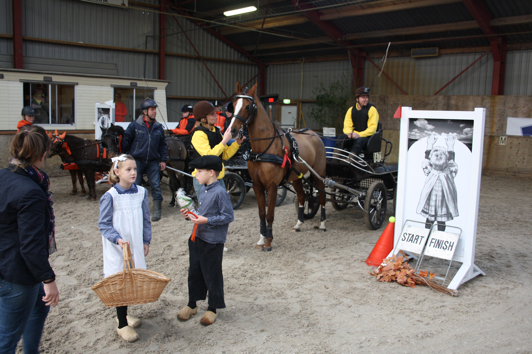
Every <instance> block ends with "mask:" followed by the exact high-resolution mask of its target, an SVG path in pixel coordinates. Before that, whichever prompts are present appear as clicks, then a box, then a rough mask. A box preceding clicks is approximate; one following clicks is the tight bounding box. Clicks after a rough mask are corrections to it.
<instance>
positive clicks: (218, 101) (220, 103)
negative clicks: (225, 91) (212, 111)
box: [212, 100, 222, 107]
mask: <svg viewBox="0 0 532 354" xmlns="http://www.w3.org/2000/svg"><path fill="white" fill-rule="evenodd" d="M212 105H213V106H214V107H221V106H222V101H220V100H215V101H214V102H213V103H212Z"/></svg>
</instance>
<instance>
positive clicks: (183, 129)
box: [172, 105, 196, 135]
mask: <svg viewBox="0 0 532 354" xmlns="http://www.w3.org/2000/svg"><path fill="white" fill-rule="evenodd" d="M192 109H193V107H192V106H190V105H185V106H183V107H181V112H183V117H182V118H181V120H180V121H179V125H178V126H177V127H176V128H175V129H172V133H174V134H175V135H189V134H192V131H193V130H194V128H195V127H196V119H195V118H194V115H193V114H191V113H192Z"/></svg>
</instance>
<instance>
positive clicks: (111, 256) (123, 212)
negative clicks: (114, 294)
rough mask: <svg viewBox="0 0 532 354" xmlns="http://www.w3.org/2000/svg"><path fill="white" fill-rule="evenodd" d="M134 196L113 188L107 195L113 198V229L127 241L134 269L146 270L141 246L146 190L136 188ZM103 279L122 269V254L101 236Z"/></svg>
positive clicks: (114, 245) (118, 248)
mask: <svg viewBox="0 0 532 354" xmlns="http://www.w3.org/2000/svg"><path fill="white" fill-rule="evenodd" d="M137 188H138V192H137V193H134V194H127V193H126V194H119V193H118V192H117V190H116V189H115V188H111V189H109V190H108V191H107V193H109V194H111V196H112V197H113V227H114V229H115V230H116V231H118V234H119V235H120V236H121V237H122V239H123V240H124V241H129V246H130V248H131V255H132V256H133V262H134V263H135V268H140V269H146V261H145V260H144V244H143V215H142V202H143V200H144V193H146V190H145V189H144V188H143V187H141V186H137ZM102 242H103V274H104V278H107V277H108V276H110V275H113V274H115V273H118V272H121V271H122V270H123V269H124V253H123V251H122V248H121V247H120V246H119V245H116V244H114V243H111V242H109V241H108V240H107V239H106V238H105V237H103V236H102Z"/></svg>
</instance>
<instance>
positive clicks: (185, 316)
mask: <svg viewBox="0 0 532 354" xmlns="http://www.w3.org/2000/svg"><path fill="white" fill-rule="evenodd" d="M197 313H198V307H196V308H195V309H191V308H190V307H188V306H185V307H183V308H182V309H181V310H180V311H179V312H178V313H177V318H178V319H179V320H181V321H188V320H189V319H190V317H192V316H194V315H195V314H197Z"/></svg>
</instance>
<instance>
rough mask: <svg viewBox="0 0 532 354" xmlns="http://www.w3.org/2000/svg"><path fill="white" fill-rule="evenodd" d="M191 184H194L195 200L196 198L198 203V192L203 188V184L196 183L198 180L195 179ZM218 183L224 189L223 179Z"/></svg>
mask: <svg viewBox="0 0 532 354" xmlns="http://www.w3.org/2000/svg"><path fill="white" fill-rule="evenodd" d="M193 181H194V182H193V183H194V190H195V191H196V198H198V201H199V194H200V190H201V187H203V184H200V183H199V182H198V180H197V179H196V177H194V179H193ZM218 182H220V185H221V186H222V187H223V188H224V189H225V182H224V179H223V178H222V179H219V180H218Z"/></svg>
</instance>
